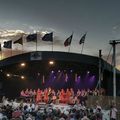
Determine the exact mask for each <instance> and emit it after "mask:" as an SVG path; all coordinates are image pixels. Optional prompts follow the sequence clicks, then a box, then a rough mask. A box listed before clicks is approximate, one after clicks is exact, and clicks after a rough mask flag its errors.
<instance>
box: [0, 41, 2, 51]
mask: <svg viewBox="0 0 120 120" xmlns="http://www.w3.org/2000/svg"><path fill="white" fill-rule="evenodd" d="M0 51H2V47H1V43H0Z"/></svg>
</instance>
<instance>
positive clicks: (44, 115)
mask: <svg viewBox="0 0 120 120" xmlns="http://www.w3.org/2000/svg"><path fill="white" fill-rule="evenodd" d="M102 116H103V113H102V108H101V107H100V106H99V105H97V106H96V108H95V109H92V108H90V109H89V108H87V107H86V106H85V105H84V103H82V104H77V103H76V104H74V105H67V104H59V105H58V106H57V105H55V104H53V103H51V104H45V103H34V102H30V101H29V102H23V101H21V102H18V101H17V100H16V99H15V100H14V101H13V100H11V101H9V100H8V99H7V98H5V97H3V99H2V102H1V105H0V120H103V119H102Z"/></svg>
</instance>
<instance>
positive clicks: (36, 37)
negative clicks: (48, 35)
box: [36, 32, 38, 52]
mask: <svg viewBox="0 0 120 120" xmlns="http://www.w3.org/2000/svg"><path fill="white" fill-rule="evenodd" d="M36 34H37V32H36ZM36 38H37V39H38V35H37V37H36ZM37 39H36V52H37Z"/></svg>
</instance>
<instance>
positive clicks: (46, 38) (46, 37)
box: [42, 32, 53, 42]
mask: <svg viewBox="0 0 120 120" xmlns="http://www.w3.org/2000/svg"><path fill="white" fill-rule="evenodd" d="M42 40H43V41H51V42H53V32H51V33H47V34H45V35H44V36H43V37H42Z"/></svg>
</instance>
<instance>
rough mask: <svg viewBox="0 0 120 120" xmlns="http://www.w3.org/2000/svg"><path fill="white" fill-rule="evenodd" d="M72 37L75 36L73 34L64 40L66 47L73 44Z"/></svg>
mask: <svg viewBox="0 0 120 120" xmlns="http://www.w3.org/2000/svg"><path fill="white" fill-rule="evenodd" d="M72 38H73V34H72V35H71V36H70V37H68V38H67V39H66V40H65V42H64V46H65V47H66V46H69V45H70V44H71V41H72Z"/></svg>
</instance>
